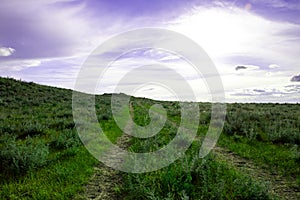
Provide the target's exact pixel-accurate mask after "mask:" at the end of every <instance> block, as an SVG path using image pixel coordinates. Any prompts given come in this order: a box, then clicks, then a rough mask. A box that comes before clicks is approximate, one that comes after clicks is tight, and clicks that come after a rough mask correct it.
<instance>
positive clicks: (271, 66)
mask: <svg viewBox="0 0 300 200" xmlns="http://www.w3.org/2000/svg"><path fill="white" fill-rule="evenodd" d="M269 68H270V69H276V68H279V66H278V65H276V64H271V65H269Z"/></svg>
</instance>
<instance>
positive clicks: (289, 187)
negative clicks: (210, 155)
mask: <svg viewBox="0 0 300 200" xmlns="http://www.w3.org/2000/svg"><path fill="white" fill-rule="evenodd" d="M214 153H215V154H216V156H217V158H218V159H221V160H223V161H226V163H228V164H229V165H231V166H232V167H234V168H235V169H237V170H238V171H240V172H242V173H244V174H246V175H248V176H250V177H252V178H253V179H255V180H258V181H262V182H264V183H267V184H268V185H269V187H270V192H271V194H273V195H275V196H278V197H279V198H280V199H288V200H294V199H295V200H298V199H300V188H299V185H297V183H296V182H295V181H291V180H288V179H287V178H285V177H282V176H280V175H279V174H275V173H270V172H269V171H267V170H266V169H262V168H260V167H257V166H256V165H255V164H254V163H253V162H252V161H251V160H247V159H244V158H242V157H240V156H238V155H237V154H235V153H234V152H232V151H229V150H227V149H224V148H221V147H215V148H214Z"/></svg>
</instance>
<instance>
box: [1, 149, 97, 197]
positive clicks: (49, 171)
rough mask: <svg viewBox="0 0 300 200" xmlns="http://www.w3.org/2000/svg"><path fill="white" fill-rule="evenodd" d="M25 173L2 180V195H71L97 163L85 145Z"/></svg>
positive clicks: (80, 186)
mask: <svg viewBox="0 0 300 200" xmlns="http://www.w3.org/2000/svg"><path fill="white" fill-rule="evenodd" d="M77 148H78V149H77V153H76V154H75V155H74V156H67V157H65V156H63V155H61V159H58V160H56V162H52V163H51V164H49V165H48V166H47V167H44V168H40V169H37V170H35V171H32V172H30V173H28V174H26V175H25V176H20V177H17V178H13V179H10V180H5V181H4V180H2V181H1V185H0V197H1V199H70V198H72V197H73V196H74V194H76V193H78V192H80V191H81V190H82V186H83V184H85V183H87V181H88V179H89V177H90V176H91V175H92V173H93V166H94V165H95V164H96V163H97V162H96V160H95V159H94V158H92V157H91V155H90V154H89V153H88V152H87V151H86V150H85V148H83V147H77Z"/></svg>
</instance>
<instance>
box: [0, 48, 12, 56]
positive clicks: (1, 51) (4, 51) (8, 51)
mask: <svg viewBox="0 0 300 200" xmlns="http://www.w3.org/2000/svg"><path fill="white" fill-rule="evenodd" d="M15 51H16V50H15V49H13V48H11V47H0V56H11V55H12V54H13V53H14V52H15Z"/></svg>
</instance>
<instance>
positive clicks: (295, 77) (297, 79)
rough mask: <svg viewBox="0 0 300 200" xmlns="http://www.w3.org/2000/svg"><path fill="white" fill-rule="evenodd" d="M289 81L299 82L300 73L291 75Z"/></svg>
mask: <svg viewBox="0 0 300 200" xmlns="http://www.w3.org/2000/svg"><path fill="white" fill-rule="evenodd" d="M291 82H300V74H299V75H295V76H293V78H292V79H291Z"/></svg>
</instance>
